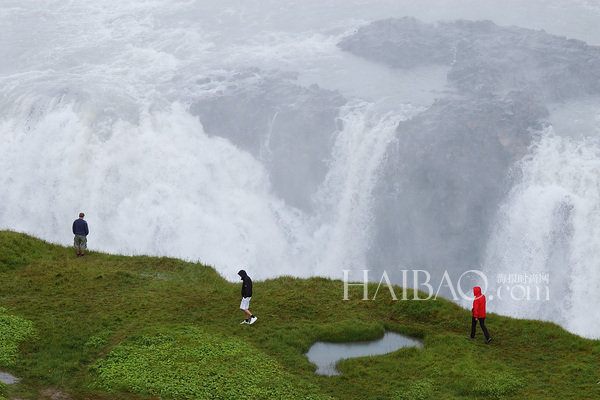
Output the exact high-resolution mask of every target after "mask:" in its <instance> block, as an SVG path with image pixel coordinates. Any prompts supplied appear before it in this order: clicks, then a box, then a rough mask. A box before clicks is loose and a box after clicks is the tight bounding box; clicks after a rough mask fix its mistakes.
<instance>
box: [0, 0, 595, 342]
mask: <svg viewBox="0 0 600 400" xmlns="http://www.w3.org/2000/svg"><path fill="white" fill-rule="evenodd" d="M484 3H485V4H484ZM515 10H519V11H518V12H517V11H515ZM599 13H600V10H599V7H597V6H594V4H590V3H589V2H562V1H555V2H541V1H540V2H538V1H532V2H527V5H524V2H520V1H498V2H480V1H476V0H473V1H461V2H456V3H454V2H448V1H443V0H440V1H438V2H432V5H430V6H428V7H426V8H425V7H423V6H422V4H420V3H419V2H414V1H412V0H407V1H397V0H394V1H387V0H381V1H378V2H377V7H374V6H373V2H372V1H370V0H361V1H355V2H352V3H351V4H350V3H348V2H346V1H342V0H331V1H323V0H318V1H317V0H314V1H313V0H306V1H303V2H301V3H296V2H286V1H279V0H273V1H261V2H248V1H241V0H224V1H220V2H211V1H186V2H160V1H158V2H157V1H150V0H149V1H136V2H121V1H112V0H106V1H99V2H94V3H89V4H88V3H83V2H80V3H77V2H75V3H73V2H70V3H64V2H62V1H31V2H25V3H24V2H20V1H16V0H15V1H10V0H9V1H5V2H3V4H2V6H1V8H0V37H1V38H2V42H1V43H0V112H1V115H2V118H1V119H0V229H12V230H16V231H22V232H27V233H30V234H32V235H34V236H36V237H40V238H43V239H45V240H48V241H50V242H54V243H60V244H64V245H70V243H71V240H72V235H71V232H70V225H71V222H72V221H73V220H74V219H75V218H76V216H77V214H78V213H79V212H80V211H83V212H85V213H86V219H87V220H88V222H89V224H90V231H91V234H90V238H89V244H90V246H91V249H92V250H99V251H106V252H113V253H122V254H150V255H167V256H174V257H180V258H183V259H187V260H199V261H202V262H205V263H208V264H211V265H214V266H215V267H216V268H217V270H218V271H219V272H220V273H221V274H222V275H223V276H224V277H225V278H227V279H232V280H237V276H236V272H237V270H238V269H239V267H242V266H243V267H247V268H248V269H252V270H253V273H252V276H253V278H256V279H264V278H269V277H274V276H280V275H294V276H310V275H324V276H330V277H333V278H341V277H342V270H343V269H353V270H356V271H357V270H361V269H368V268H372V267H375V268H377V267H378V268H383V269H390V270H392V269H399V268H411V267H412V266H410V265H409V266H404V263H405V261H406V260H405V259H402V254H400V255H398V254H396V253H394V252H390V253H389V254H388V255H387V258H386V256H385V255H384V256H382V257H381V258H379V259H377V260H378V261H377V262H379V261H380V260H387V262H389V263H390V264H389V265H387V264H386V265H377V266H373V265H369V262H370V261H369V260H370V259H373V255H372V254H368V253H369V251H373V248H374V247H373V242H374V240H376V239H375V238H376V237H377V240H380V243H384V245H381V247H385V246H386V245H387V243H388V242H386V241H385V239H386V234H387V233H388V232H396V233H397V232H414V235H413V236H412V237H411V238H407V237H403V236H402V234H399V239H400V240H403V241H404V242H405V243H409V242H411V240H413V239H414V240H416V241H419V240H431V241H432V242H433V243H427V244H423V245H422V247H421V243H416V244H415V245H418V246H420V248H421V250H420V251H421V253H423V254H424V255H427V253H430V252H432V251H435V250H436V249H440V248H442V247H444V246H448V247H453V248H456V251H455V252H453V253H451V254H459V255H461V256H462V255H464V254H467V255H469V254H470V255H472V254H471V253H470V252H471V248H467V249H466V250H465V249H463V248H462V247H461V246H460V243H452V245H449V244H448V243H447V242H444V241H443V240H444V239H445V235H448V233H447V232H446V231H443V230H442V229H439V230H438V229H436V227H435V226H431V224H432V223H433V222H432V221H435V220H436V218H437V217H438V215H437V214H435V212H434V213H429V210H430V209H431V210H434V211H436V212H437V211H438V210H439V209H442V208H443V207H444V204H448V205H451V206H455V207H457V208H456V209H461V208H460V207H458V205H460V204H461V199H460V196H458V194H457V193H452V196H454V197H452V196H447V194H448V193H443V191H444V190H446V191H447V192H451V191H461V190H463V189H464V188H466V187H468V184H467V183H465V182H461V181H460V177H458V179H456V180H454V181H448V180H446V181H444V180H445V179H446V178H448V176H447V175H444V173H443V172H448V171H449V172H448V173H454V172H455V171H457V172H458V173H460V171H461V169H460V168H462V165H463V164H462V163H461V157H463V156H464V155H465V154H461V151H460V146H458V145H457V143H459V142H448V143H451V145H452V146H453V147H452V148H449V149H445V148H444V147H443V140H441V141H438V142H437V144H436V145H437V146H439V147H437V148H436V149H439V150H440V152H439V153H434V154H435V157H432V159H430V160H429V161H428V162H431V163H432V164H436V166H435V168H429V167H428V166H427V165H420V166H419V168H412V167H411V165H407V166H406V170H408V171H411V173H412V174H413V175H410V176H409V177H404V178H405V181H404V182H405V183H407V184H409V186H408V187H409V188H413V189H415V191H414V192H413V193H408V189H406V188H404V187H402V185H397V182H396V183H394V184H392V183H388V182H387V181H385V179H386V176H385V175H386V174H388V175H390V174H394V173H395V170H394V169H387V170H385V169H384V168H383V166H384V164H386V162H388V161H389V160H387V158H388V157H390V154H392V153H391V152H390V148H393V147H394V146H396V147H398V148H400V150H401V151H405V153H402V152H401V151H400V152H399V153H398V154H404V155H406V154H412V155H413V156H414V157H415V159H418V157H419V154H421V153H420V152H421V151H422V150H423V149H424V148H426V147H427V146H429V145H430V143H429V141H430V139H431V140H432V139H436V140H438V139H439V138H438V137H436V136H432V137H431V138H429V137H427V138H421V137H416V136H418V129H411V127H410V126H408V127H407V126H405V127H404V129H405V131H404V133H399V132H398V130H397V129H396V127H397V125H398V124H399V123H402V122H403V121H407V120H410V119H411V118H412V117H415V116H416V115H418V114H419V113H422V112H423V111H424V110H427V109H428V107H430V106H431V104H432V103H433V101H434V99H435V98H436V97H439V96H443V94H444V93H445V91H447V90H448V88H446V87H445V84H446V74H447V72H448V67H447V66H435V65H434V66H431V65H429V66H423V67H419V68H414V69H410V70H398V69H393V68H388V67H386V66H385V65H383V64H379V63H375V62H372V61H369V60H365V59H361V58H359V57H357V56H355V55H353V54H350V53H348V52H344V51H342V50H341V49H340V48H338V47H337V44H338V43H339V42H340V40H341V39H342V38H343V37H345V36H348V35H350V34H351V33H352V32H354V31H355V30H356V29H357V28H359V27H361V26H364V25H366V24H368V23H369V22H370V21H372V20H380V19H384V18H389V17H391V16H393V17H403V16H405V15H410V16H415V17H417V18H421V19H422V20H424V21H438V20H448V19H458V18H470V19H490V20H494V21H495V22H496V23H499V24H503V25H518V26H524V27H530V28H535V29H545V30H547V31H548V32H550V33H554V34H559V35H567V36H569V37H577V38H579V39H582V40H586V41H587V42H588V43H590V44H594V43H600V32H599V31H598V29H597V24H596V22H597V16H598V14H599ZM534 73H535V72H534V71H532V74H534ZM314 84H317V85H318V86H316V85H314ZM465 104H466V105H461V107H467V108H468V107H471V105H470V104H467V103H465ZM591 104H592V107H595V106H596V105H597V104H598V102H597V100H594V99H592V100H591ZM559 107H560V106H559ZM562 110H563V112H564V113H565V114H564V115H563V118H560V120H561V122H562V123H563V124H564V123H565V121H566V120H568V119H569V116H572V115H574V114H575V113H576V111H577V110H576V109H575V110H573V109H568V108H564V107H563V108H562ZM476 125H477V124H474V125H473V126H476ZM567 125H568V123H567ZM474 129H475V130H476V129H477V128H474ZM406 132H409V133H406ZM594 132H595V133H596V134H597V132H596V131H594ZM402 135H405V136H402ZM406 135H413V136H406ZM465 137H467V139H466V140H469V141H470V142H469V143H470V147H468V149H469V150H468V151H465V153H469V152H471V151H472V150H473V149H476V143H477V135H475V134H474V135H472V136H471V137H468V135H467V136H465ZM303 138H304V139H303ZM442 139H443V138H442ZM538 139H539V140H538V141H537V142H536V143H537V144H536V145H535V146H533V147H532V148H531V150H530V152H529V153H528V155H527V157H526V158H525V159H524V160H522V161H521V162H519V163H518V164H517V166H516V167H515V168H513V170H515V171H516V170H518V171H519V172H520V176H519V179H520V180H519V179H515V182H516V183H515V186H514V188H512V190H511V191H510V193H509V195H508V196H507V198H506V199H505V200H504V201H503V202H502V205H501V207H500V209H499V210H498V213H497V216H496V223H495V224H494V225H493V226H492V235H491V238H490V241H489V243H488V244H487V250H486V257H485V260H484V262H483V263H484V270H485V272H486V274H487V275H488V277H489V278H490V281H491V282H494V281H495V280H496V277H497V276H498V275H502V274H503V275H508V274H515V273H516V274H518V273H521V272H522V271H523V273H530V274H538V275H548V278H549V283H548V285H549V293H550V300H549V301H538V302H533V301H529V302H528V304H527V306H528V307H526V308H524V307H522V304H523V302H520V303H519V302H506V301H505V302H502V303H501V302H500V301H498V300H497V299H494V300H492V301H491V302H490V307H491V310H493V311H495V312H498V313H503V314H510V315H516V316H520V317H528V318H541V319H550V320H553V321H556V322H558V323H561V324H562V325H563V326H565V327H566V328H567V329H569V330H572V331H573V332H576V333H579V334H582V335H586V336H597V334H596V333H595V332H593V331H592V327H593V326H595V325H597V322H598V321H600V316H599V315H598V312H597V310H594V309H593V304H594V303H597V302H598V301H597V300H598V296H597V294H595V292H597V290H595V289H597V283H596V282H598V280H599V278H600V277H598V267H597V265H596V264H595V260H596V259H597V258H598V254H596V253H598V252H600V250H599V248H598V245H597V244H596V243H597V242H598V240H597V237H596V236H597V232H596V231H597V228H596V227H597V226H598V222H600V221H597V219H598V218H600V217H598V215H600V211H599V210H598V204H599V202H598V200H599V199H598V196H600V194H599V193H598V186H599V185H598V181H597V176H598V172H600V171H598V168H599V167H598V166H597V165H596V162H597V160H598V159H599V158H600V152H599V150H598V149H599V144H598V143H597V140H596V139H595V138H566V137H559V136H556V135H552V134H548V133H545V134H543V135H541V136H540V137H539V138H538ZM501 140H503V141H504V142H510V141H511V140H512V139H511V137H510V136H506V137H504V136H503V137H502V138H501ZM406 143H409V144H407V146H408V147H405V148H402V145H403V144H406ZM440 143H442V144H440ZM292 147H293V151H290V152H287V150H288V149H290V148H292ZM413 150H414V151H413ZM438 156H439V157H438ZM436 157H437V159H436ZM441 158H443V159H445V160H446V161H448V160H449V161H448V162H449V163H450V164H448V165H451V166H452V168H454V169H450V170H448V171H445V165H444V164H442V163H439V161H440V159H441ZM402 163H405V164H410V162H408V161H406V160H399V161H398V164H402ZM492 164H493V163H488V164H486V163H481V164H478V165H482V166H486V168H487V166H490V165H492ZM307 165H308V166H309V167H307ZM467 167H468V166H467ZM382 169H383V170H384V172H383V173H382ZM431 171H437V172H435V173H430V172H431ZM463 171H464V170H463ZM462 176H463V178H464V176H476V177H477V176H483V175H477V174H463V175H462ZM490 176H492V175H490ZM417 179H419V181H417ZM421 179H422V181H420V180H421ZM463 180H464V179H463ZM400 181H401V180H400ZM427 182H429V183H431V182H435V183H434V186H435V185H437V184H440V185H441V189H440V190H439V191H435V190H434V191H432V192H420V191H419V190H420V189H422V186H421V185H422V184H424V183H427ZM472 184H473V185H476V184H477V183H476V182H473V183H472ZM394 185H396V186H398V187H396V186H394ZM410 185H412V186H410ZM457 188H458V189H457ZM403 190H404V191H405V192H403ZM436 190H437V189H436ZM423 193H426V194H427V193H428V195H427V196H426V198H422V196H425V195H423ZM383 194H385V195H386V196H389V197H388V199H396V198H394V197H393V196H399V198H404V199H406V201H405V202H403V203H402V204H405V205H408V206H407V207H406V209H402V210H391V209H390V208H389V207H388V203H386V202H385V201H383V202H382V201H380V200H381V199H380V198H378V197H377V196H380V197H381V196H383ZM402 196H405V197H402ZM473 198H476V197H473ZM421 203H426V206H427V207H431V208H424V209H423V210H421V213H420V214H419V213H415V212H413V210H412V209H411V207H418V206H420V205H421ZM437 203H440V205H439V208H437V207H438V204H437ZM391 204H392V205H393V204H395V203H393V201H391ZM462 204H465V206H464V207H463V210H462V214H465V215H468V214H469V212H471V210H470V208H469V207H467V205H466V204H467V203H466V202H464V203H462ZM409 206H410V207H409ZM382 210H383V212H386V211H387V210H389V212H390V213H391V212H392V211H394V212H395V216H396V217H397V218H399V219H400V220H402V222H403V223H405V225H403V226H402V227H401V228H402V229H399V228H398V226H397V225H400V224H399V223H397V221H389V224H388V226H386V229H388V230H389V231H385V230H382V229H381V227H380V226H377V224H376V221H378V219H377V218H379V220H381V218H382V215H381V214H380V213H382ZM490 214H491V213H490ZM440 217H441V218H446V219H445V221H446V222H447V224H446V227H450V228H452V229H457V230H462V227H461V226H458V224H457V221H458V220H455V219H453V218H448V215H440ZM479 219H480V217H479V216H477V217H475V218H473V220H479ZM471 222H472V221H471ZM410 224H414V226H413V225H410ZM419 224H423V225H425V224H426V225H428V227H427V228H428V229H420V228H421V227H420V226H419ZM473 226H475V223H473V224H472V226H470V227H469V229H475V228H473ZM395 229H396V230H395ZM378 232H379V236H377V233H378ZM382 232H383V233H382ZM431 232H434V233H435V235H431V234H430V233H431ZM432 236H435V238H433V239H432ZM455 237H458V236H455ZM394 240H395V239H394ZM483 240H484V239H482V241H483ZM455 241H457V240H455ZM389 244H390V246H393V245H394V244H393V240H390V241H389ZM408 247H410V246H408V245H407V248H408ZM467 247H468V246H467ZM400 253H401V252H400ZM370 257H371V258H370ZM424 259H429V260H436V262H437V260H443V259H444V257H443V256H439V257H430V258H426V257H425V258H424ZM454 261H457V260H454ZM460 261H461V260H458V262H457V263H455V264H460ZM448 262H450V260H448ZM401 265H402V267H400V266H401ZM415 267H416V266H415ZM418 267H419V268H434V267H435V268H437V270H440V269H441V270H443V269H444V268H445V266H444V265H435V266H432V265H418ZM471 267H472V266H470V265H469V266H465V268H471ZM390 272H391V271H390ZM454 272H456V273H458V274H460V273H461V272H462V271H454ZM355 276H356V274H355ZM375 278H376V279H378V278H379V277H375ZM594 285H595V286H594ZM497 288H498V286H495V287H490V291H491V292H490V293H491V294H492V295H493V294H494V291H496V290H497ZM516 294H518V293H516ZM340 296H341V294H340ZM505 297H506V296H505ZM501 304H502V305H501ZM549 304H550V306H549ZM576 311H578V312H576Z"/></svg>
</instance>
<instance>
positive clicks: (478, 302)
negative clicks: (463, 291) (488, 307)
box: [473, 286, 485, 318]
mask: <svg viewBox="0 0 600 400" xmlns="http://www.w3.org/2000/svg"><path fill="white" fill-rule="evenodd" d="M473 294H474V295H475V300H473V316H474V317H475V318H485V295H483V294H481V288H480V287H479V286H475V287H474V288H473Z"/></svg>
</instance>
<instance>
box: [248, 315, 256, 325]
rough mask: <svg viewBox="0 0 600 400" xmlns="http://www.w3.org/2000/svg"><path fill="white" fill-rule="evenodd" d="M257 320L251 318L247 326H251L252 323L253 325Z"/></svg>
mask: <svg viewBox="0 0 600 400" xmlns="http://www.w3.org/2000/svg"><path fill="white" fill-rule="evenodd" d="M257 319H258V318H256V317H252V318H250V322H249V324H250V325H252V324H253V323H255V322H256V320H257Z"/></svg>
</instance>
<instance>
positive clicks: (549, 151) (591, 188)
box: [485, 128, 600, 337]
mask: <svg viewBox="0 0 600 400" xmlns="http://www.w3.org/2000/svg"><path fill="white" fill-rule="evenodd" d="M518 173H519V175H520V176H521V178H520V179H519V182H518V183H517V184H516V185H515V187H514V188H513V189H512V191H511V193H510V194H509V196H508V198H507V199H506V201H505V203H504V204H503V205H502V207H501V209H500V210H499V213H498V217H497V221H496V225H495V229H494V232H493V234H492V238H491V240H490V242H489V245H488V252H487V260H486V262H485V270H486V272H487V273H488V276H489V277H490V278H491V290H490V291H489V292H488V298H489V296H492V297H495V298H493V299H492V300H493V301H490V307H489V309H490V311H496V312H500V313H502V314H506V315H511V316H515V317H519V318H534V319H544V320H550V321H554V322H557V323H559V324H561V325H563V326H564V327H565V328H567V329H568V330H570V331H572V332H577V333H579V334H580V335H583V336H587V337H598V332H597V329H596V327H595V325H596V324H595V323H590V322H591V321H599V320H600V310H598V307H597V304H599V303H600V292H599V291H598V282H600V246H599V245H598V243H600V229H599V228H598V227H599V226H600V138H599V137H586V138H583V139H572V138H569V137H566V138H565V137H560V136H558V135H555V134H554V132H553V130H552V129H551V128H550V129H548V130H547V131H545V132H543V133H542V136H541V137H540V139H539V142H538V143H537V144H536V146H535V147H534V148H533V149H532V151H531V154H530V156H529V157H527V158H525V159H524V160H523V161H522V162H521V163H520V165H519V170H518ZM510 276H513V277H514V278H516V280H514V279H512V280H511V278H510ZM519 277H521V278H519ZM527 277H529V278H527ZM507 279H508V280H507ZM508 288H510V291H509V289H508ZM499 297H502V299H500V298H499Z"/></svg>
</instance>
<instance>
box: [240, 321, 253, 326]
mask: <svg viewBox="0 0 600 400" xmlns="http://www.w3.org/2000/svg"><path fill="white" fill-rule="evenodd" d="M244 324H251V322H248V321H246V320H243V321H242V322H240V325H244Z"/></svg>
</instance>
